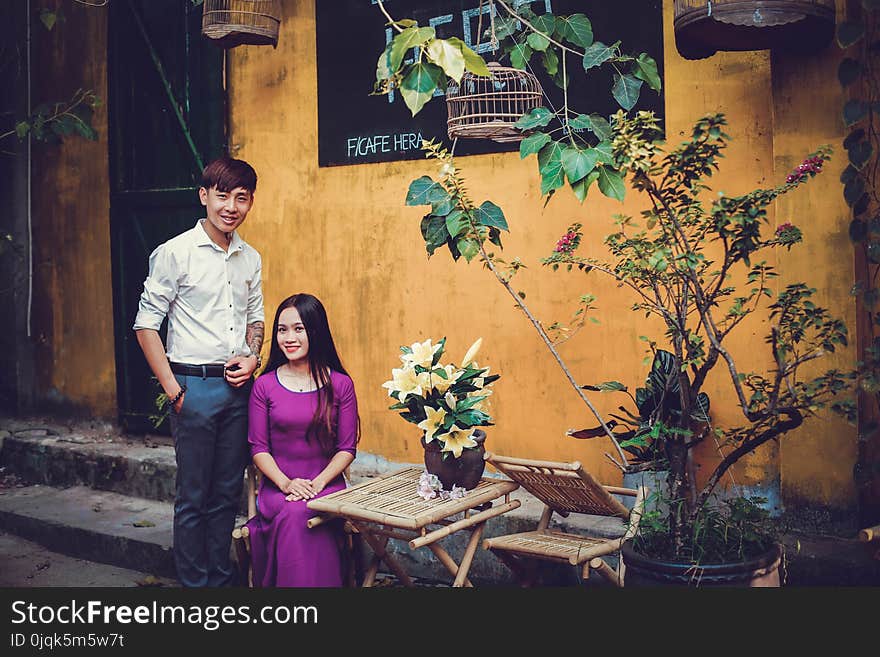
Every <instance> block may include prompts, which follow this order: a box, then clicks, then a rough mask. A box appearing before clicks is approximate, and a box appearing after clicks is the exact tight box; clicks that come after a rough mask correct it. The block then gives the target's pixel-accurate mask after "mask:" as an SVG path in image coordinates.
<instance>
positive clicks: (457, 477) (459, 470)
mask: <svg viewBox="0 0 880 657" xmlns="http://www.w3.org/2000/svg"><path fill="white" fill-rule="evenodd" d="M485 440H486V432H485V431H483V430H482V429H476V430H475V431H474V441H475V442H476V443H477V446H476V447H472V448H470V449H465V450H462V452H461V456H460V457H458V458H455V457H454V456H453V455H452V454H447V455H446V458H444V454H443V452H441V451H440V445H439V444H438V442H437V441H436V440H432V441H431V442H429V443H427V444H426V443H425V437H424V436H422V447H424V448H425V469H426V470H427V471H428V472H429V473H430V474H432V475H437V478H438V479H439V480H440V483H441V484H443V488H444V490H452V487H453V486H461V487H462V488H464V489H465V490H470V489H471V488H474V487H475V486H476V485H477V484H478V483H480V478H481V477H482V476H483V470H484V469H485V467H486V462H485V460H484V458H483V457H484V455H485V453H486V448H485V447H484V445H483V443H484V442H485Z"/></svg>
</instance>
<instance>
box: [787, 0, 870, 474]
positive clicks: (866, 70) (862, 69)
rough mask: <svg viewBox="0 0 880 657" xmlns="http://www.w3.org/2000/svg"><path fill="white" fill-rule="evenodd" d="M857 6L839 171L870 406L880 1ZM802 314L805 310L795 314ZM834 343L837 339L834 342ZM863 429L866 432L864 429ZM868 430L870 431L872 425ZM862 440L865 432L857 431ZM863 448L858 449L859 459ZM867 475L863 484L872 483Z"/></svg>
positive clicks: (862, 378)
mask: <svg viewBox="0 0 880 657" xmlns="http://www.w3.org/2000/svg"><path fill="white" fill-rule="evenodd" d="M861 5H862V7H861V12H860V13H856V12H853V13H852V16H850V17H849V20H847V21H845V22H843V23H841V24H840V25H838V28H837V43H838V45H839V46H840V47H841V48H843V49H844V50H845V51H846V57H844V58H843V60H841V62H840V65H839V67H838V71H837V77H838V80H839V81H840V84H841V86H842V87H844V88H845V89H846V90H847V92H848V100H847V101H846V103H845V104H844V106H843V111H842V117H843V122H844V125H845V126H846V127H847V135H846V138H845V139H844V140H843V147H844V149H845V150H846V152H847V159H848V160H849V164H848V166H847V167H846V169H845V170H844V171H843V173H842V174H841V176H840V182H841V183H842V185H843V198H844V200H845V201H846V203H847V205H848V206H849V207H850V210H851V218H850V225H849V236H850V239H851V240H852V241H853V243H854V245H855V248H856V249H858V250H860V251H861V254H862V257H863V258H864V261H865V262H866V264H867V272H866V273H867V276H864V277H863V278H860V279H859V280H857V281H856V284H855V285H854V286H853V294H854V295H855V296H857V297H858V299H859V301H860V302H861V303H860V304H859V306H858V311H859V312H860V313H861V314H863V316H864V320H862V321H861V325H862V326H864V327H865V329H866V330H867V331H869V333H868V335H867V336H866V340H865V342H866V344H867V345H868V346H867V347H866V348H865V349H864V350H863V351H862V353H861V354H860V355H859V356H860V360H859V387H860V389H861V390H862V391H863V392H864V393H866V394H867V395H869V396H870V398H871V399H872V400H873V410H874V412H876V411H877V409H878V408H880V385H878V382H880V349H878V348H877V345H878V344H880V330H878V329H880V315H878V313H877V301H878V299H880V291H878V287H877V271H878V265H880V192H878V190H880V184H878V183H880V178H878V176H880V172H878V168H877V166H876V165H877V154H878V149H880V136H878V132H877V124H878V110H880V76H878V72H877V71H878V68H877V67H878V65H880V51H878V48H877V38H878V28H877V25H878V23H877V20H878V16H880V14H878V10H880V3H878V2H876V1H874V0H870V1H869V0H863V2H862V3H861ZM799 319H801V320H803V319H804V317H803V315H799ZM833 344H836V343H832V345H833ZM863 433H864V432H863ZM868 433H873V430H871V431H870V432H868ZM860 438H861V439H862V440H865V439H866V438H865V436H864V435H863V436H860ZM863 458H865V454H864V453H861V452H860V459H863ZM876 467H877V464H876V463H875V464H870V463H862V462H861V461H860V463H859V464H857V471H862V472H870V471H872V470H874V469H876ZM869 479H870V478H868V479H866V480H864V481H862V482H861V485H870V481H869Z"/></svg>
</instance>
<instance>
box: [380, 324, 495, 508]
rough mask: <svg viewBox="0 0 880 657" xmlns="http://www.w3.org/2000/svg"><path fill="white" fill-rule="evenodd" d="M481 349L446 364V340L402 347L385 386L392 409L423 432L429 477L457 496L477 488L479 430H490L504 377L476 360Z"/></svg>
mask: <svg viewBox="0 0 880 657" xmlns="http://www.w3.org/2000/svg"><path fill="white" fill-rule="evenodd" d="M481 344H482V339H478V340H477V341H476V342H474V344H473V345H471V347H470V349H468V351H467V353H466V354H465V356H464V358H463V359H462V361H461V364H460V365H456V364H454V363H444V362H443V360H442V359H443V353H444V351H445V348H446V338H445V337H444V338H443V339H441V340H440V341H439V342H437V343H436V344H435V343H433V342H432V341H431V340H430V339H428V340H425V341H424V342H415V343H413V344H412V346H409V347H407V346H402V347H401V348H400V351H401V355H400V360H401V363H402V366H401V367H399V368H395V369H392V370H391V380H390V381H386V382H385V383H383V384H382V387H383V388H386V389H387V390H388V395H389V396H390V397H393V398H394V399H396V400H397V403H395V404H393V405H391V406H390V407H389V409H390V410H395V411H400V416H401V417H402V418H403V419H404V420H406V421H407V422H411V423H412V424H415V425H416V426H417V427H418V428H419V429H421V431H422V436H421V443H422V447H424V449H425V468H426V470H427V472H428V473H429V474H431V475H434V476H436V477H437V479H438V480H439V482H440V484H441V485H442V490H443V491H446V492H452V493H454V494H459V493H460V492H461V491H460V490H459V489H462V490H469V489H471V488H473V487H474V486H476V485H477V484H478V483H479V481H480V477H482V475H483V468H484V462H483V454H484V453H485V448H484V442H485V440H486V432H485V431H483V430H482V429H478V428H477V427H484V426H490V425H492V416H491V415H489V413H488V408H487V406H488V398H489V396H490V395H491V394H492V387H491V386H492V384H493V383H494V382H495V381H497V380H498V379H499V378H500V376H499V375H498V374H489V368H488V367H480V366H479V365H478V364H477V363H476V362H475V361H474V357H475V356H476V354H477V351H479V349H480V345H481ZM422 483H423V486H422V487H425V486H424V484H426V482H422ZM431 483H432V482H430V481H429V482H427V488H429V489H430V488H431V485H430V484H431Z"/></svg>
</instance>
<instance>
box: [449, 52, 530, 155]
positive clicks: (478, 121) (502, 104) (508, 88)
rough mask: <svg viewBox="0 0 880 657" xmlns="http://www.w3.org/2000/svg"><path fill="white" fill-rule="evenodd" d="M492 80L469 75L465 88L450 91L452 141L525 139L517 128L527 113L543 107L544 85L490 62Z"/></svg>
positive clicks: (454, 86) (451, 87) (456, 86)
mask: <svg viewBox="0 0 880 657" xmlns="http://www.w3.org/2000/svg"><path fill="white" fill-rule="evenodd" d="M489 71H490V72H491V73H492V76H491V77H488V78H487V77H480V76H477V75H474V74H473V73H471V72H469V71H468V72H465V74H464V75H463V76H462V78H461V84H456V83H455V82H454V81H451V82H450V83H449V87H448V88H447V90H446V109H447V111H448V119H447V121H446V126H447V132H448V134H449V138H450V139H455V138H456V137H461V138H463V139H491V140H493V141H498V142H513V141H520V140H522V138H523V137H524V136H525V135H524V134H523V133H522V132H521V131H520V130H519V129H518V128H515V127H514V124H515V123H516V122H517V120H518V119H519V118H520V117H521V116H522V115H523V114H526V113H527V112H530V111H531V110H533V109H535V108H536V107H541V105H542V102H541V101H542V97H543V90H542V89H541V83H540V82H538V78H536V77H535V76H534V75H532V74H531V73H528V72H526V71H521V70H519V69H516V68H508V67H506V66H501V64H499V63H497V62H489Z"/></svg>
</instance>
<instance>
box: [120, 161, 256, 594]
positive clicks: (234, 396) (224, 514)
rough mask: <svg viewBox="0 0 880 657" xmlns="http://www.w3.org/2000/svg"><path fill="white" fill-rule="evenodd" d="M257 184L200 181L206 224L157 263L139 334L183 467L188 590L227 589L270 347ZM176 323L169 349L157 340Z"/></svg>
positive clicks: (250, 180)
mask: <svg viewBox="0 0 880 657" xmlns="http://www.w3.org/2000/svg"><path fill="white" fill-rule="evenodd" d="M256 188H257V174H256V172H255V171H254V169H253V167H251V165H250V164H248V163H247V162H244V161H242V160H234V159H231V158H220V159H218V160H214V161H213V162H211V163H210V164H208V166H206V167H205V170H204V171H203V172H202V185H201V188H200V189H199V198H200V199H201V201H202V205H204V206H205V209H206V213H207V218H205V219H200V220H199V221H198V222H197V223H196V225H195V226H194V227H193V228H191V229H190V230H188V231H186V232H184V233H181V234H180V235H178V236H177V237H174V238H172V239H170V240H168V241H167V242H165V243H164V244H161V245H159V246H158V247H157V248H156V250H155V251H153V253H152V255H150V272H149V274H148V275H147V279H146V280H145V281H144V291H143V293H142V294H141V298H140V304H139V306H138V313H137V317H136V319H135V322H134V327H133V328H134V330H135V331H136V333H137V340H138V344H140V346H141V349H142V350H143V352H144V356H146V359H147V363H149V365H150V369H152V370H153V374H155V375H156V378H157V379H158V380H159V384H160V385H161V386H162V389H163V390H164V391H165V394H166V395H168V399H169V402H170V404H171V434H172V436H173V437H174V451H175V454H176V458H177V482H176V498H175V502H174V559H175V563H176V565H177V575H178V579H179V580H180V583H181V584H182V585H183V586H188V587H189V586H229V585H232V583H233V581H234V576H233V570H232V564H231V561H230V559H229V548H230V543H231V540H232V528H233V525H234V523H235V515H236V510H237V508H238V503H239V500H240V497H241V488H242V478H243V471H244V467H245V465H246V463H247V457H248V443H247V406H248V397H249V393H250V389H251V384H252V380H253V374H254V371H255V370H256V369H257V368H258V367H259V366H260V348H261V347H262V345H263V332H264V325H263V291H262V276H261V270H262V263H261V259H260V254H259V253H257V252H256V250H254V248H253V247H251V246H250V245H248V244H246V243H245V242H244V241H243V240H242V239H241V237H239V236H238V233H236V232H235V229H236V228H238V227H239V226H240V225H241V224H242V223H243V222H244V220H245V218H246V217H247V215H248V212H250V209H251V207H253V203H254V191H255V190H256ZM166 316H167V317H168V344H167V345H163V344H162V339H161V338H160V337H159V327H160V326H161V325H162V320H163V319H164V318H165V317H166Z"/></svg>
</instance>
